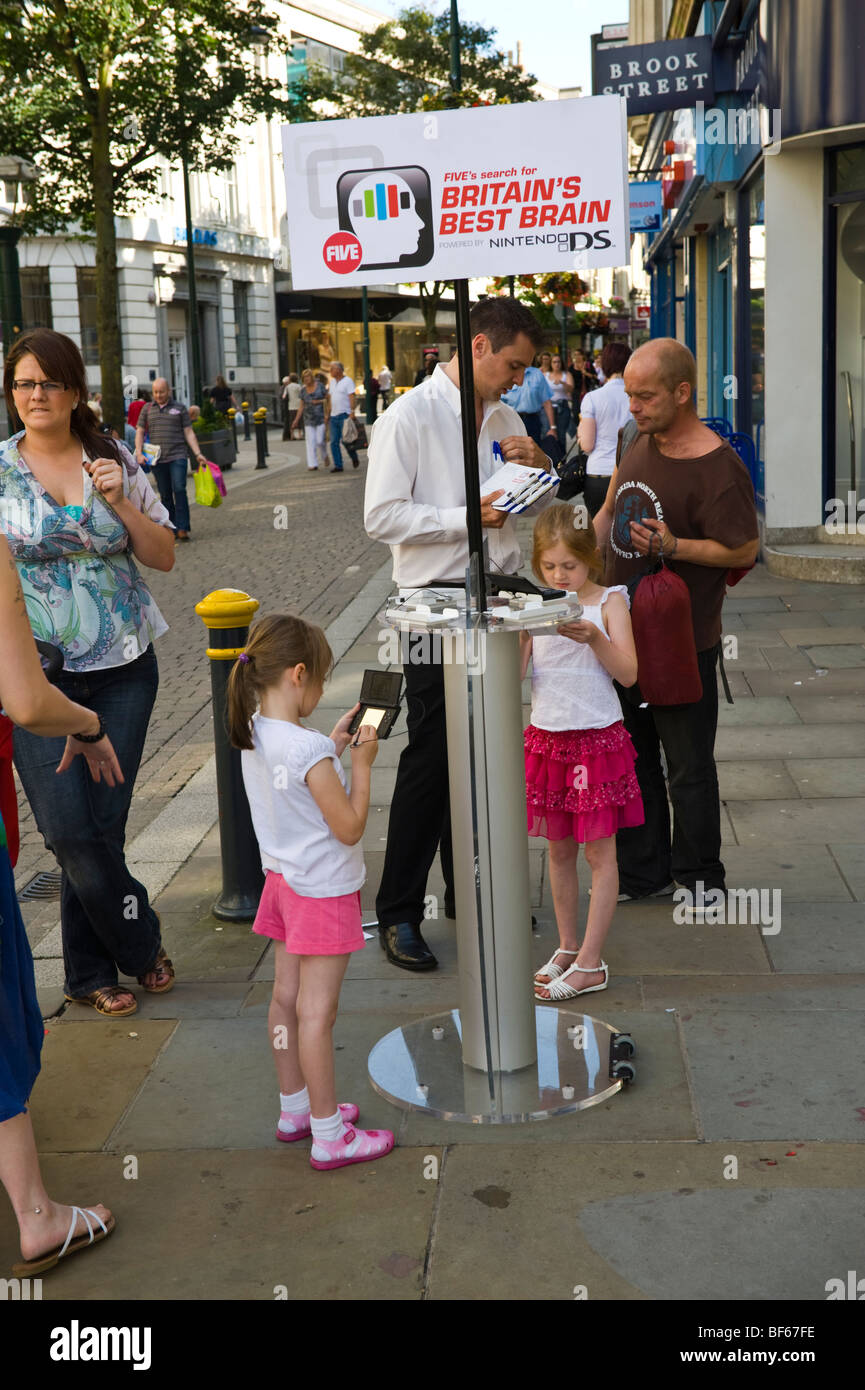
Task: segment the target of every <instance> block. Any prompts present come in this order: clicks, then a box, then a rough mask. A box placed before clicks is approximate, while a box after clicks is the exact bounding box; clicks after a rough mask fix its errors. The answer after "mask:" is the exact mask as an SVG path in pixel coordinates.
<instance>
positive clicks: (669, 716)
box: [616, 646, 725, 897]
mask: <svg viewBox="0 0 865 1390" xmlns="http://www.w3.org/2000/svg"><path fill="white" fill-rule="evenodd" d="M718 652H719V646H717V647H709V648H707V650H706V651H702V652H698V653H697V661H698V663H699V667H700V677H701V679H702V682H703V695H702V698H701V699H700V700H697V701H696V703H695V704H692V705H670V706H667V707H666V708H662V707H660V706H652V707H651V708H648V709H640V708H639V705H640V703H641V702H642V698H643V697H642V695H641V694H640V693H639V686H636V685H635V686H631V688H630V689H629V690H624V689H623V688H622V687H621V686H619V685H617V686H616V689H617V690H618V692H619V699H620V701H621V705H622V714H623V717H624V723H625V728H626V729H627V731H628V733H629V734H630V735H631V738H632V739H633V741H634V747H635V749H636V750H637V766H636V773H637V780H638V782H639V784H640V791H641V793H642V796H643V807H644V809H645V813H646V820H645V824H644V825H638V826H634V827H633V828H632V829H629V830H620V831H619V833H618V834H617V836H616V857H617V859H618V861H619V886H620V888H621V891H622V892H623V893H630V894H631V895H632V896H634V897H640V896H642V895H643V894H645V893H651V892H653V891H654V890H655V889H658V888H663V887H665V886H666V885H667V884H668V883H669V882H670V880H671V879H675V880H676V882H677V883H679V884H681V885H682V887H683V888H690V889H691V890H692V891H693V890H694V888H695V887H696V884H697V882H698V881H702V883H703V884H704V886H705V888H706V889H710V888H724V886H725V884H724V865H723V864H722V863H721V801H720V796H719V793H718V773H717V769H716V767H715V731H716V729H717V727H718V682H717V677H716V674H715V667H716V665H717V661H718ZM661 747H663V749H664V756H665V758H666V760H667V778H668V781H669V788H670V800H671V801H672V803H673V834H672V838H671V836H670V809H669V806H668V804H667V787H666V785H665V783H664V773H663V770H662V768H661Z"/></svg>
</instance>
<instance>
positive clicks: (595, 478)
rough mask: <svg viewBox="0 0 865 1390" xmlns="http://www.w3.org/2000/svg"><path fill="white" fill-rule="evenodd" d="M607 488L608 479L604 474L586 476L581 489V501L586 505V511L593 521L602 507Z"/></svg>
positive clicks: (608, 485) (608, 484)
mask: <svg viewBox="0 0 865 1390" xmlns="http://www.w3.org/2000/svg"><path fill="white" fill-rule="evenodd" d="M609 487H610V479H609V477H608V476H607V475H606V474H603V473H587V474H586V484H585V487H584V488H583V501H584V502H585V504H586V511H587V512H588V513H589V516H590V517H591V518H592V520H593V521H594V519H595V517H596V516H597V514H598V512H599V511H600V510H601V507H602V506H603V505H604V502H605V500H606V497H607V492H608V491H609Z"/></svg>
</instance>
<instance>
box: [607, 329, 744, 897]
mask: <svg viewBox="0 0 865 1390" xmlns="http://www.w3.org/2000/svg"><path fill="white" fill-rule="evenodd" d="M696 380H697V370H696V362H695V361H694V357H693V355H692V354H691V353H690V352H689V351H688V349H687V348H686V347H683V346H682V344H681V343H677V342H676V341H675V340H674V339H673V338H659V339H656V340H655V341H654V342H651V343H646V344H645V345H644V346H643V347H641V348H638V349H637V350H636V352H634V353H633V354H632V356H631V358H630V360H629V362H628V364H627V366H626V368H625V393H626V395H627V396H628V399H629V402H630V407H631V414H632V415H633V417H634V420H635V422H636V425H637V428H638V430H639V436H638V437H637V438H636V439H635V440H634V442H633V444H632V445H631V447H630V449H628V450H627V452H625V453H624V454H622V452H621V434H620V437H619V455H618V457H617V467H616V469H615V471H614V472H613V475H612V477H611V479H610V486H609V489H608V491H607V496H606V500H605V502H604V505H603V507H602V508H601V510H600V511H599V512H598V514H597V516H596V517H595V522H594V524H595V530H596V532H597V536H598V542H599V544H600V545H601V546H602V547H604V546H607V547H608V549H607V569H606V575H605V583H606V584H607V585H611V584H628V583H630V582H631V581H632V580H634V579H636V578H637V577H638V576H639V575H640V574H641V573H644V572H645V570H646V567H647V561H646V557H647V555H648V552H649V543H650V541H651V542H652V544H653V550H654V553H655V554H657V550H658V542H659V540H660V546H661V549H662V551H663V553H664V555H665V557H666V558H667V561H668V563H669V565H670V568H671V569H672V570H673V571H674V573H676V574H678V575H680V576H681V578H682V579H683V580H684V581H685V583H686V584H687V586H688V589H689V592H690V596H691V613H692V617H693V622H694V639H695V643H696V647H697V661H698V664H699V668H700V676H701V679H702V682H703V695H702V698H701V699H700V700H698V701H697V702H696V703H695V704H691V705H673V706H666V707H665V706H658V705H654V706H651V707H648V708H645V709H641V708H640V705H641V704H642V702H643V696H642V695H641V694H640V691H639V684H638V685H635V686H632V687H631V688H630V689H629V690H624V689H622V688H619V699H620V700H621V704H622V711H623V716H624V723H625V728H626V729H627V730H628V733H629V734H630V735H631V738H632V739H633V741H634V746H635V748H636V750H637V768H636V771H637V777H638V780H639V783H640V791H641V792H642V795H643V804H644V807H645V813H646V819H645V824H643V825H641V826H637V827H636V828H635V829H632V830H622V831H620V832H619V834H618V836H617V839H616V849H617V857H618V861H619V887H620V889H621V893H620V896H619V901H620V902H631V901H634V900H636V899H639V898H650V897H662V896H664V895H666V894H668V893H672V892H673V891H674V882H673V880H675V882H676V883H678V884H679V885H680V887H682V888H687V889H688V890H689V893H690V898H689V900H687V901H686V903H685V904H684V906H685V909H686V917H687V919H688V920H691V921H703V920H704V918H705V912H706V909H707V908H708V907H711V906H713V905H716V904H718V903H719V902H720V901H721V899H720V896H719V894H722V893H724V892H725V891H726V886H725V881H724V865H723V863H722V862H721V803H720V797H719V794H718V774H717V770H716V768H715V731H716V728H717V723H718V686H717V678H716V671H715V668H716V664H717V661H718V653H719V650H720V644H721V607H722V604H723V602H724V593H725V579H726V573H727V570H728V569H734V568H740V567H745V566H748V565H751V564H753V562H754V561H755V560H756V558H757V553H758V550H759V546H760V542H759V531H758V526H757V512H756V508H755V505H754V490H753V487H752V485H751V479H750V477H749V475H748V471H747V469H746V468H745V466H744V464H743V463H742V462H741V460H740V459H739V457H738V455H737V454H736V453H735V451H734V450H733V449H732V448H731V447H730V445H729V444H727V443H725V442H724V441H723V440H721V439H719V437H718V435H717V434H715V433H714V431H713V430H710V429H707V428H706V426H705V425H704V424H702V422H701V421H700V420H699V418H698V416H697V412H696V409H695V407H694V390H695V386H696ZM638 681H639V676H638ZM661 747H663V749H664V756H665V759H666V764H667V781H668V784H669V791H670V800H671V801H672V803H673V817H674V822H673V833H672V837H671V834H670V813H669V807H668V804H667V787H666V786H665V784H664V774H663V771H662V767H661V757H660V750H661Z"/></svg>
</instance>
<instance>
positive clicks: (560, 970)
mask: <svg viewBox="0 0 865 1390" xmlns="http://www.w3.org/2000/svg"><path fill="white" fill-rule="evenodd" d="M579 954H580V953H579V951H566V950H565V949H564V948H563V947H562V946H560V947H559V948H558V950H556V951H553V954H552V955H551V956H550V958H549V960H548V961H547V963H546V965H542V966H541V968H540V970H536V971H535V984H536V985H540V984H541V982H540V978H539V977H540V976H541V975H544V976H546V980H545V981H544V983H543V984H542V985H541V989H547V987H548V986H547V983H546V981H547V980H548V981H549V982H550V984H552V982H553V980H557V979H558V978H559V976H560V975H563V974H564V966H561V965H556V956H578V955H579Z"/></svg>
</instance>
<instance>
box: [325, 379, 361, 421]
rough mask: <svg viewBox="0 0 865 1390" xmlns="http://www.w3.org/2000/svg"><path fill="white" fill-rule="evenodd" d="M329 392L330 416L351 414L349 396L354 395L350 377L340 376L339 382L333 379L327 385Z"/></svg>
mask: <svg viewBox="0 0 865 1390" xmlns="http://www.w3.org/2000/svg"><path fill="white" fill-rule="evenodd" d="M327 389H328V391H329V392H330V413H331V415H349V414H350V413H351V401H350V399H349V397H350V396H353V395H354V382H353V381H352V379H351V377H350V376H341V377H340V379H339V381H337V380H336V379H335V378H334V377H331V378H330V381H329V382H328V383H327Z"/></svg>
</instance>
